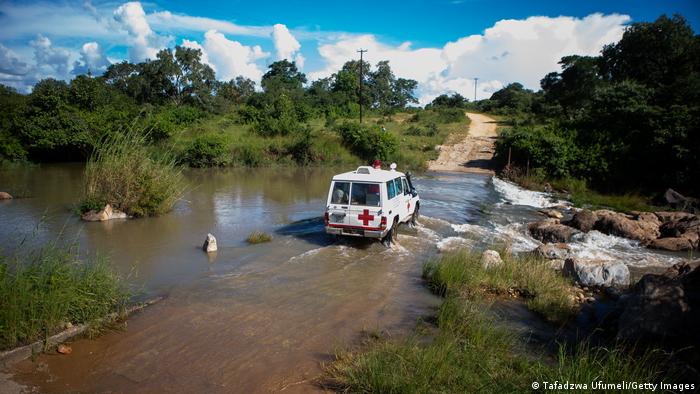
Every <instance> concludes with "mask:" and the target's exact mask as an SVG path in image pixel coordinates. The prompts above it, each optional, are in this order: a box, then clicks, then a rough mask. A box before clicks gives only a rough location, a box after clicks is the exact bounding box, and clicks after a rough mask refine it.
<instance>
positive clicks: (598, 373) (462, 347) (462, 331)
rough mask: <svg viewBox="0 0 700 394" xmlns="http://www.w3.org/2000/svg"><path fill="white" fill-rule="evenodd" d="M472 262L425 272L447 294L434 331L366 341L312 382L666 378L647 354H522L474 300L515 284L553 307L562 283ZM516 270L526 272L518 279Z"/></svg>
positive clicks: (355, 387) (442, 384)
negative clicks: (480, 266)
mask: <svg viewBox="0 0 700 394" xmlns="http://www.w3.org/2000/svg"><path fill="white" fill-rule="evenodd" d="M477 256H479V255H478V254H474V253H469V252H460V253H457V254H453V255H450V256H447V257H445V258H443V259H441V260H440V261H439V262H437V263H431V264H429V265H428V266H427V268H426V272H427V273H428V274H429V276H430V279H429V286H430V287H431V289H433V290H434V291H436V292H438V293H439V294H442V295H444V296H445V299H444V301H443V303H442V305H441V306H440V308H439V310H438V313H437V317H436V319H435V321H436V326H437V327H436V329H437V330H435V329H432V330H431V329H430V327H428V326H427V323H422V324H419V326H418V328H417V330H416V332H414V333H413V334H412V335H410V336H408V337H407V338H403V339H398V340H390V339H387V338H369V339H367V340H365V341H364V342H363V343H362V344H361V345H359V346H358V347H356V348H354V349H350V350H341V351H338V352H336V354H335V358H334V360H333V361H332V362H330V363H328V364H326V365H324V368H323V370H324V373H323V375H322V377H321V378H320V379H319V380H318V382H317V383H318V384H319V385H320V386H322V387H323V388H325V389H332V390H336V391H338V392H353V393H376V392H381V393H428V392H431V393H432V392H435V393H466V392H486V393H502V392H523V391H530V390H531V384H532V382H535V381H536V382H538V383H540V384H542V382H545V381H547V382H554V381H558V382H572V383H586V384H588V385H589V387H590V384H591V382H594V381H599V380H602V381H605V382H622V381H628V382H629V381H636V382H655V383H658V382H659V381H660V380H663V379H668V378H669V376H670V375H668V374H667V372H666V369H665V365H666V364H667V357H665V356H664V355H663V354H661V353H660V352H657V351H653V350H649V351H644V352H640V353H633V352H630V351H629V350H626V349H623V348H622V347H614V348H612V349H606V348H594V347H591V346H589V345H588V344H587V343H586V342H581V343H580V344H579V345H578V346H577V347H576V348H575V349H573V350H568V349H567V347H566V346H564V345H560V347H559V352H558V354H556V355H552V356H548V355H546V354H540V353H531V354H525V353H523V351H524V349H526V348H527V346H523V345H522V344H521V343H519V339H518V337H517V336H516V335H515V334H514V333H512V332H510V331H508V330H506V329H505V328H504V327H503V325H501V324H499V320H498V319H497V318H496V317H495V315H494V314H493V313H492V312H491V311H490V306H489V304H488V303H485V302H484V298H483V297H477V296H476V295H477V294H481V295H484V293H485V292H486V293H492V292H493V291H502V290H503V289H505V288H506V287H507V286H513V285H514V284H516V282H519V283H520V284H521V286H519V287H521V288H523V289H529V291H535V292H539V294H540V295H539V296H538V295H537V294H538V293H535V294H534V295H533V300H535V299H538V298H540V300H541V301H539V302H541V304H539V305H541V306H554V307H555V308H557V305H558V303H559V301H558V300H557V297H556V295H555V294H554V293H553V290H554V289H557V288H559V289H562V290H563V287H562V286H564V283H563V282H560V281H558V280H556V279H553V278H549V277H547V278H545V279H541V278H539V276H542V275H547V274H544V271H541V270H540V266H541V265H540V264H539V263H537V264H535V263H534V262H533V261H532V260H520V261H516V260H514V259H512V258H509V257H508V258H506V259H505V263H504V268H503V269H502V270H500V271H498V270H494V271H491V272H485V271H484V270H482V269H479V268H477V267H475V265H476V263H478V258H477ZM514 264H517V265H514ZM441 267H442V268H441ZM515 268H520V269H521V270H524V271H526V272H528V273H527V274H524V275H523V276H522V277H519V276H518V275H517V274H515V272H514V269H515ZM550 271H551V270H550ZM539 302H538V303H539ZM533 306H534V305H533ZM537 308H539V306H535V309H537ZM540 313H542V311H540ZM551 391H554V392H560V391H558V390H551ZM601 391H602V392H612V391H613V390H608V391H605V390H601Z"/></svg>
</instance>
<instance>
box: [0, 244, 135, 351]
mask: <svg viewBox="0 0 700 394" xmlns="http://www.w3.org/2000/svg"><path fill="white" fill-rule="evenodd" d="M128 299H129V292H128V290H127V287H126V285H125V283H124V282H123V280H122V279H121V277H120V276H119V275H117V274H116V273H115V272H114V271H113V270H112V269H111V268H110V265H109V261H108V260H107V259H106V258H104V257H97V258H94V259H91V260H88V261H80V260H79V258H78V252H77V247H76V246H75V245H62V244H59V243H58V242H52V243H50V244H48V245H46V246H43V247H41V248H39V249H37V250H31V251H23V252H21V253H19V252H18V253H17V254H16V255H14V256H11V257H0V349H7V348H11V347H14V346H17V345H22V344H26V343H29V342H32V341H35V340H38V339H42V338H45V337H48V336H50V335H53V334H55V333H56V332H58V331H60V330H61V329H63V328H64V327H65V324H66V323H72V324H82V323H88V322H95V321H97V320H99V319H102V318H104V317H106V316H108V315H109V314H110V313H113V312H119V311H121V310H123V308H125V306H126V303H127V301H128Z"/></svg>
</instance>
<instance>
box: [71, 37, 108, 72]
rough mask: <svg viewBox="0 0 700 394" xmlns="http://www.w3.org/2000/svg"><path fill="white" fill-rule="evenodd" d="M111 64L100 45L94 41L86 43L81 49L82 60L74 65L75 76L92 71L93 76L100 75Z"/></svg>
mask: <svg viewBox="0 0 700 394" xmlns="http://www.w3.org/2000/svg"><path fill="white" fill-rule="evenodd" d="M110 64H111V63H110V61H109V60H108V59H107V57H106V56H105V54H104V53H103V52H102V48H101V47H100V44H98V43H96V42H94V41H92V42H86V43H85V44H83V46H82V47H81V48H80V59H79V60H78V61H77V62H75V63H74V64H73V74H75V75H78V74H85V73H87V72H88V71H90V72H91V73H92V74H93V75H100V74H102V73H103V72H104V71H105V70H106V69H107V66H109V65H110Z"/></svg>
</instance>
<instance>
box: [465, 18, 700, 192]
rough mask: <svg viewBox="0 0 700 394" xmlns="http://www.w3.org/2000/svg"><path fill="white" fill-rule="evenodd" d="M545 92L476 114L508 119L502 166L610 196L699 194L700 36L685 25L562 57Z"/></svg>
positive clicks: (498, 102)
mask: <svg viewBox="0 0 700 394" xmlns="http://www.w3.org/2000/svg"><path fill="white" fill-rule="evenodd" d="M560 64H561V66H562V70H561V71H560V72H552V73H549V74H547V75H546V76H545V77H544V78H543V79H542V81H541V87H542V90H541V91H539V92H532V91H530V90H527V89H524V88H523V86H522V85H520V84H517V83H514V84H511V85H508V86H506V87H505V88H503V89H501V90H500V91H498V92H496V93H494V94H493V96H492V97H491V98H490V99H489V100H484V101H482V102H479V103H476V105H477V107H478V108H480V109H482V110H485V111H491V112H496V113H501V114H505V115H508V117H509V118H510V119H511V122H512V124H513V127H512V128H510V129H508V130H506V131H505V132H504V133H502V136H501V139H500V141H499V143H498V147H497V148H498V149H497V150H498V152H497V153H498V157H499V158H500V160H501V163H502V164H506V163H505V162H506V161H507V158H508V156H509V154H510V156H511V160H512V161H513V162H514V164H515V165H518V166H522V167H525V166H526V165H527V164H528V163H529V166H530V167H531V168H539V169H540V170H539V171H543V172H544V173H545V175H546V176H548V177H577V178H583V179H586V180H588V181H590V183H591V184H592V185H594V186H595V187H597V188H599V189H602V190H607V191H630V190H635V189H636V191H642V192H656V191H660V190H664V189H665V188H667V187H674V188H677V189H678V190H683V191H685V192H687V193H694V194H697V193H700V182H698V180H699V179H700V161H699V160H700V36H698V35H695V33H694V32H693V30H692V28H691V27H690V26H689V25H688V23H687V22H686V20H685V19H684V18H683V17H681V16H678V15H676V16H673V17H670V18H669V17H667V16H661V17H659V18H658V19H657V20H656V21H654V22H644V23H634V24H631V25H630V26H629V27H628V28H627V29H626V31H625V33H624V34H623V37H622V39H621V40H620V41H619V42H617V43H615V44H611V45H607V46H606V47H604V49H603V50H602V52H601V53H600V55H599V56H594V57H591V56H567V57H564V58H562V59H561V61H560Z"/></svg>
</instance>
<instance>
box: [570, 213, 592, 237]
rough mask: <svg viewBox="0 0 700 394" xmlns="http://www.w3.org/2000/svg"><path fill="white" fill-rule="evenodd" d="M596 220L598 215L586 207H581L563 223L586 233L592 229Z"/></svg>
mask: <svg viewBox="0 0 700 394" xmlns="http://www.w3.org/2000/svg"><path fill="white" fill-rule="evenodd" d="M596 221H598V217H597V216H596V214H595V213H593V212H591V211H589V210H587V209H582V210H580V211H578V212H576V213H575V214H574V217H572V218H571V220H569V221H568V222H566V223H565V224H566V225H568V226H571V227H573V228H575V229H578V230H581V231H583V232H584V233H587V232H589V231H591V230H593V226H594V225H595V222H596Z"/></svg>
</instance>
